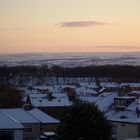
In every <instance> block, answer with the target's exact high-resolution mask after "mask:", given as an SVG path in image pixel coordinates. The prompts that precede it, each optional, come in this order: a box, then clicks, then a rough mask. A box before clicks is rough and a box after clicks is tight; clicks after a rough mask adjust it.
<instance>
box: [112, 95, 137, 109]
mask: <svg viewBox="0 0 140 140" xmlns="http://www.w3.org/2000/svg"><path fill="white" fill-rule="evenodd" d="M133 101H135V98H134V97H129V96H122V97H116V98H114V106H115V109H116V110H124V109H125V108H126V107H127V106H128V105H129V104H130V103H132V102H133Z"/></svg>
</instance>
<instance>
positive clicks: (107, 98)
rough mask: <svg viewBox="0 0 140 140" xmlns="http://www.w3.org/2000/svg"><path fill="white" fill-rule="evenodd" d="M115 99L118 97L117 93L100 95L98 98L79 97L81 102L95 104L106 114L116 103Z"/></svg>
mask: <svg viewBox="0 0 140 140" xmlns="http://www.w3.org/2000/svg"><path fill="white" fill-rule="evenodd" d="M115 97H117V94H116V93H108V92H105V93H103V94H100V95H99V96H97V97H88V96H87V97H86V96H84V97H83V96H79V98H80V99H81V100H85V101H88V102H90V103H95V104H96V105H97V106H98V107H99V109H100V110H101V111H103V112H106V111H107V110H108V109H109V107H110V106H111V105H112V104H113V103H114V98H115Z"/></svg>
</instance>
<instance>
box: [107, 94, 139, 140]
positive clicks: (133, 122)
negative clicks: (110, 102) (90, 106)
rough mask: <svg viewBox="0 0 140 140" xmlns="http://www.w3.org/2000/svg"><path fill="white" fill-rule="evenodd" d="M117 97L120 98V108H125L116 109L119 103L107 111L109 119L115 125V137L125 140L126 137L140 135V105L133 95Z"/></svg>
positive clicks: (118, 139) (117, 139)
mask: <svg viewBox="0 0 140 140" xmlns="http://www.w3.org/2000/svg"><path fill="white" fill-rule="evenodd" d="M116 99H117V100H118V99H119V102H120V105H119V108H120V107H121V108H123V109H117V110H116V109H115V108H116V105H117V107H118V103H117V104H114V107H112V108H111V109H110V110H108V112H107V113H106V116H107V119H108V120H109V121H110V122H111V123H112V124H113V126H114V132H115V133H114V137H115V139H116V140H125V139H126V138H131V137H140V117H139V116H140V105H139V104H138V103H137V101H136V100H134V98H131V97H126V96H124V97H123V98H122V97H121V98H120V97H117V98H116ZM120 99H121V100H120ZM117 100H115V101H117ZM130 100H131V101H130ZM127 101H128V103H127Z"/></svg>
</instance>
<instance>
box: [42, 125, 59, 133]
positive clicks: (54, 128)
mask: <svg viewBox="0 0 140 140" xmlns="http://www.w3.org/2000/svg"><path fill="white" fill-rule="evenodd" d="M58 126H59V124H42V125H41V129H42V130H41V131H42V132H49V131H54V132H57V129H58Z"/></svg>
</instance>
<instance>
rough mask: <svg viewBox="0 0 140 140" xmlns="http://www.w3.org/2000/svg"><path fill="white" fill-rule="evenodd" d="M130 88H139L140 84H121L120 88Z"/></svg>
mask: <svg viewBox="0 0 140 140" xmlns="http://www.w3.org/2000/svg"><path fill="white" fill-rule="evenodd" d="M124 86H130V87H140V83H121V84H120V87H124Z"/></svg>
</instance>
